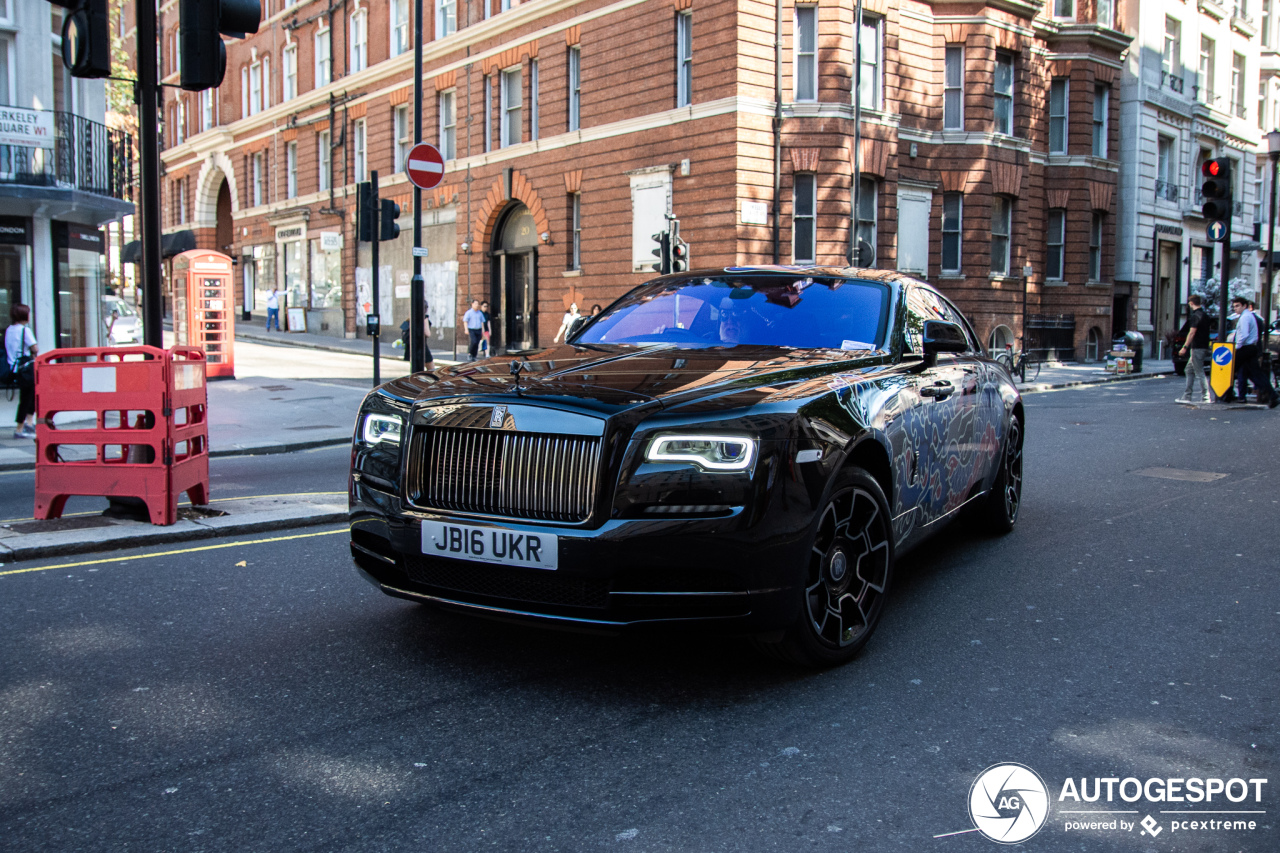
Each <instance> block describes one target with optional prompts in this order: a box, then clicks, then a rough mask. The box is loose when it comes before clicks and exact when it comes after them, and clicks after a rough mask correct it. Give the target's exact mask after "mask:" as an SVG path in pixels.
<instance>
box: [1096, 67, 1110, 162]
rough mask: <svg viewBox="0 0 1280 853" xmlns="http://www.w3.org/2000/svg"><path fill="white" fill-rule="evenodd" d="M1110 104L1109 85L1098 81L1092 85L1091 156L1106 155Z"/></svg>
mask: <svg viewBox="0 0 1280 853" xmlns="http://www.w3.org/2000/svg"><path fill="white" fill-rule="evenodd" d="M1110 106H1111V87H1110V86H1108V85H1107V84H1105V83H1099V84H1098V85H1096V86H1094V87H1093V156H1094V157H1106V156H1107V124H1108V122H1107V112H1108V110H1109V109H1110Z"/></svg>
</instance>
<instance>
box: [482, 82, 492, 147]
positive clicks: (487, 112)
mask: <svg viewBox="0 0 1280 853" xmlns="http://www.w3.org/2000/svg"><path fill="white" fill-rule="evenodd" d="M480 132H481V133H483V134H484V150H485V151H489V150H491V149H492V148H493V78H492V77H490V76H489V75H488V74H486V75H485V77H484V121H483V123H482V124H481V126H480Z"/></svg>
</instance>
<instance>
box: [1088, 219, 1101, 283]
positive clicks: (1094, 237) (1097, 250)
mask: <svg viewBox="0 0 1280 853" xmlns="http://www.w3.org/2000/svg"><path fill="white" fill-rule="evenodd" d="M1102 217H1103V214H1101V213H1098V212H1096V211H1095V212H1094V214H1093V221H1091V222H1090V223H1089V281H1102Z"/></svg>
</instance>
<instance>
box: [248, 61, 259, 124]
mask: <svg viewBox="0 0 1280 853" xmlns="http://www.w3.org/2000/svg"><path fill="white" fill-rule="evenodd" d="M260 112H262V63H261V62H255V63H253V64H252V65H250V66H249V115H256V114H258V113H260Z"/></svg>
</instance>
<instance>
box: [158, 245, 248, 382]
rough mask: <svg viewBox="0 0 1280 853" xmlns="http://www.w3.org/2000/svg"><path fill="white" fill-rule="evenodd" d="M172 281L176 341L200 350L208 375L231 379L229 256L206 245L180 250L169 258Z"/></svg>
mask: <svg viewBox="0 0 1280 853" xmlns="http://www.w3.org/2000/svg"><path fill="white" fill-rule="evenodd" d="M173 283H174V288H173V301H174V306H173V309H174V310H173V320H174V330H173V331H174V338H175V339H176V342H177V343H178V344H179V345H180V346H181V345H186V346H192V347H197V348H199V349H202V350H204V354H205V371H206V375H207V376H208V377H209V378H210V379H216V378H220V377H225V378H230V379H234V378H235V375H236V370H235V368H236V360H235V337H236V327H235V322H236V321H235V313H234V311H233V310H232V309H233V308H234V307H235V306H234V303H235V296H234V294H233V293H232V290H231V258H229V257H227V256H226V255H224V254H222V253H221V252H214V251H211V250H208V249H193V250H191V251H189V252H183V253H182V254H180V255H178V256H177V257H175V258H174V259H173ZM184 285H185V286H184Z"/></svg>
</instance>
